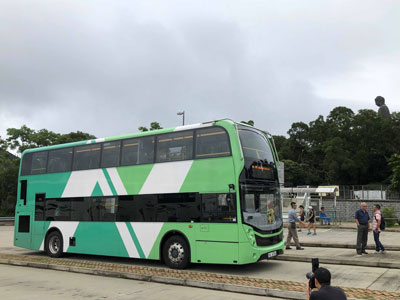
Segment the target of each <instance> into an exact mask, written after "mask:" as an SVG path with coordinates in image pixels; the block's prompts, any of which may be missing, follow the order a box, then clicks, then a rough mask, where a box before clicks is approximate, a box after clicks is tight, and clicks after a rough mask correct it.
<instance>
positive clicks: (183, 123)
mask: <svg viewBox="0 0 400 300" xmlns="http://www.w3.org/2000/svg"><path fill="white" fill-rule="evenodd" d="M177 115H178V116H182V125H185V111H178V112H177Z"/></svg>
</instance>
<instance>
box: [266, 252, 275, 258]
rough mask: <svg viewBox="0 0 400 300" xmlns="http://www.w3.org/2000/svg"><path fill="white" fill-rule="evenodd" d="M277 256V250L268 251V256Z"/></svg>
mask: <svg viewBox="0 0 400 300" xmlns="http://www.w3.org/2000/svg"><path fill="white" fill-rule="evenodd" d="M275 256H276V251H272V252H269V253H268V258H271V257H275Z"/></svg>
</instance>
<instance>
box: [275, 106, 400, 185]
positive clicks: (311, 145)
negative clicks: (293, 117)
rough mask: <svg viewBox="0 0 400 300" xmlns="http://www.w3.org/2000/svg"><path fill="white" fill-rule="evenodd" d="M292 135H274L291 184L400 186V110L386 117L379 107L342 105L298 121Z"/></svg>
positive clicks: (290, 130)
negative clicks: (366, 107)
mask: <svg viewBox="0 0 400 300" xmlns="http://www.w3.org/2000/svg"><path fill="white" fill-rule="evenodd" d="M287 134H288V137H285V136H275V137H274V140H275V143H276V147H277V149H278V153H279V157H280V159H281V160H282V161H283V162H284V163H285V182H286V183H289V184H291V185H293V186H297V185H333V184H334V185H338V184H339V185H367V184H387V185H390V186H391V188H392V189H394V190H398V189H399V179H400V156H399V153H400V113H397V112H394V113H392V114H391V119H384V118H382V117H380V116H379V115H378V114H377V113H376V112H375V111H373V110H369V109H363V110H360V111H358V113H354V112H353V111H352V110H351V109H349V108H347V107H336V108H334V109H333V110H332V111H331V112H330V113H329V115H328V116H327V117H326V118H324V117H323V116H319V117H318V118H317V119H315V120H314V121H312V122H310V123H308V124H306V123H304V122H295V123H293V124H292V126H291V128H290V129H289V131H288V132H287Z"/></svg>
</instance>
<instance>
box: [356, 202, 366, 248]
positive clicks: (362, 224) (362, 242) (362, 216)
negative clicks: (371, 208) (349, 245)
mask: <svg viewBox="0 0 400 300" xmlns="http://www.w3.org/2000/svg"><path fill="white" fill-rule="evenodd" d="M354 219H355V221H356V224H357V246H356V248H357V254H358V255H362V254H368V253H367V252H366V251H365V248H366V247H367V241H368V232H369V231H370V228H369V220H370V218H369V214H368V212H367V203H365V202H363V203H361V206H360V209H359V210H357V211H356V214H355V216H354Z"/></svg>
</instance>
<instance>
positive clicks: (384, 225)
mask: <svg viewBox="0 0 400 300" xmlns="http://www.w3.org/2000/svg"><path fill="white" fill-rule="evenodd" d="M375 220H376V216H375ZM376 222H378V220H376ZM385 228H386V223H385V219H384V218H383V214H382V213H381V225H379V229H380V230H385Z"/></svg>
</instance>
